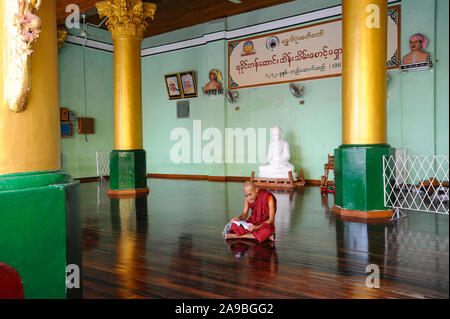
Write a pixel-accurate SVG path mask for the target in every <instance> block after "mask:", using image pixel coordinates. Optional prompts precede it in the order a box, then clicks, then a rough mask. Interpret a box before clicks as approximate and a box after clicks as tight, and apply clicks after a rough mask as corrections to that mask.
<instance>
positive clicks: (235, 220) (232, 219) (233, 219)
mask: <svg viewBox="0 0 450 319" xmlns="http://www.w3.org/2000/svg"><path fill="white" fill-rule="evenodd" d="M237 221H239V217H233V218H231V220H230V223H232V222H237Z"/></svg>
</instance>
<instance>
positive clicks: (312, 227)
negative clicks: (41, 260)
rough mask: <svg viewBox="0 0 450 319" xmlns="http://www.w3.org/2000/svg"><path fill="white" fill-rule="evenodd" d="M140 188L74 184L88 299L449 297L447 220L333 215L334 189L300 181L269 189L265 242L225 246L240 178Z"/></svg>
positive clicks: (238, 204)
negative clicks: (372, 279)
mask: <svg viewBox="0 0 450 319" xmlns="http://www.w3.org/2000/svg"><path fill="white" fill-rule="evenodd" d="M150 184H151V195H150V196H148V197H144V198H139V199H109V198H108V197H106V191H104V190H100V191H99V188H98V187H99V186H98V184H96V183H86V184H82V185H81V199H82V201H81V205H82V222H83V267H84V272H83V278H84V279H83V282H84V284H85V285H84V292H85V297H86V298H118V297H119V298H137V297H148V298H248V296H253V297H255V298H407V297H413V298H448V288H449V275H448V266H449V246H448V238H449V228H448V225H449V223H448V216H437V215H436V216H433V215H430V214H425V213H421V214H419V213H408V217H407V218H405V219H403V220H399V221H397V222H393V223H361V222H356V221H353V220H342V219H341V218H340V217H339V216H338V215H336V214H335V213H334V212H332V211H331V207H332V206H333V204H334V203H333V202H334V195H332V194H326V195H322V194H321V193H320V189H319V188H318V187H304V188H300V189H297V190H296V191H295V192H292V193H289V192H287V193H280V192H273V193H274V194H275V196H276V198H277V202H278V210H277V214H276V219H275V223H276V224H275V227H276V229H277V236H276V241H275V245H273V246H272V243H271V242H264V243H262V244H259V243H257V242H256V241H251V240H233V241H228V242H227V243H224V240H223V237H222V236H221V232H222V230H223V226H224V223H226V222H228V221H229V219H230V218H231V217H234V216H238V215H239V214H240V213H241V211H242V207H243V192H242V183H211V182H206V181H181V180H180V181H179V180H176V181H174V180H157V179H154V180H150ZM168 194H171V195H168ZM149 212H151V214H149ZM369 264H376V265H378V266H379V268H380V277H381V278H380V279H381V282H380V284H381V287H380V289H368V288H366V286H365V280H366V276H367V274H366V267H367V266H368V265H369Z"/></svg>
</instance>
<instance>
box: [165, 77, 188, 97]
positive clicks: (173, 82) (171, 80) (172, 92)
mask: <svg viewBox="0 0 450 319" xmlns="http://www.w3.org/2000/svg"><path fill="white" fill-rule="evenodd" d="M164 80H165V82H166V88H167V94H168V95H169V100H173V99H181V98H182V97H183V92H182V91H181V85H180V76H179V74H178V73H174V74H166V75H164Z"/></svg>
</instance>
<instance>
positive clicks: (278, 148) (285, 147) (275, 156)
mask: <svg viewBox="0 0 450 319" xmlns="http://www.w3.org/2000/svg"><path fill="white" fill-rule="evenodd" d="M270 135H271V138H272V140H271V142H270V143H269V149H268V154H267V159H268V161H269V164H267V165H261V166H259V168H258V177H262V178H284V179H288V178H289V172H292V177H293V179H294V181H296V180H297V173H295V167H294V165H292V164H291V163H289V160H290V159H291V153H290V151H289V143H288V142H286V141H283V131H282V130H281V127H279V126H275V127H274V128H271V129H270Z"/></svg>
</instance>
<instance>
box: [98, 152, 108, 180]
mask: <svg viewBox="0 0 450 319" xmlns="http://www.w3.org/2000/svg"><path fill="white" fill-rule="evenodd" d="M96 158H97V176H99V177H100V180H105V176H109V152H97V154H96Z"/></svg>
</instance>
